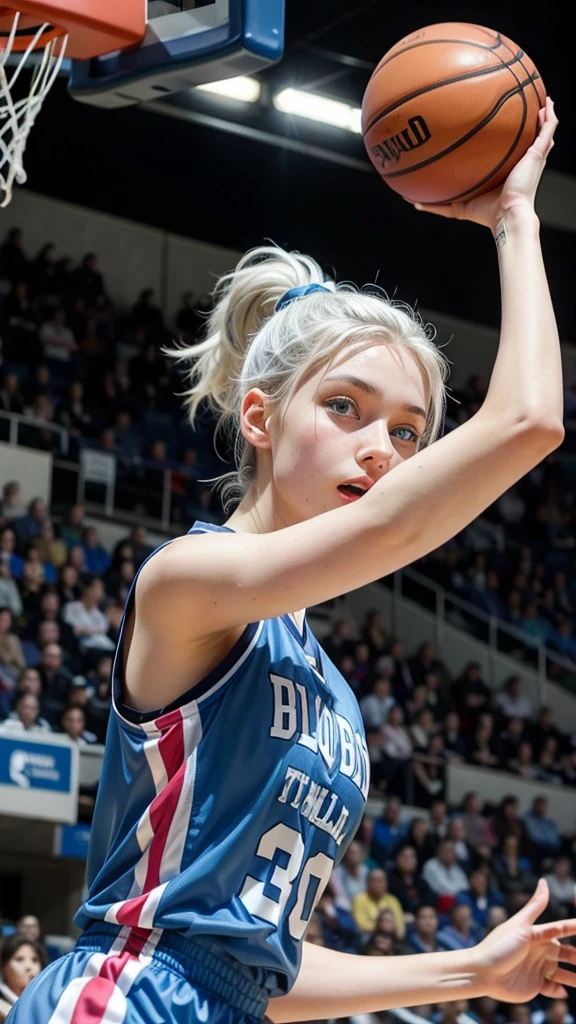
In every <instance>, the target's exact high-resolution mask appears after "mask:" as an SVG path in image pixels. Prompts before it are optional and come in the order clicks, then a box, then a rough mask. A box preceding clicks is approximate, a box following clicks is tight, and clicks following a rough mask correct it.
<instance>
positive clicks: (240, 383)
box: [169, 246, 448, 509]
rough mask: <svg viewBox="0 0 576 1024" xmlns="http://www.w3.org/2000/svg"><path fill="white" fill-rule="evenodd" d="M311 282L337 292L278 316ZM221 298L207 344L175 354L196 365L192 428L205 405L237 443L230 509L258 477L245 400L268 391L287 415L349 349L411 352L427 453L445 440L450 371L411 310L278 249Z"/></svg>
mask: <svg viewBox="0 0 576 1024" xmlns="http://www.w3.org/2000/svg"><path fill="white" fill-rule="evenodd" d="M312 283H315V284H323V285H324V286H325V287H326V288H329V289H330V291H324V290H320V291H317V292H315V293H314V294H311V295H308V296H306V298H305V299H303V300H301V301H296V302H292V303H290V304H289V305H287V306H286V307H285V308H283V309H281V310H279V311H278V312H277V313H275V312H274V309H275V306H276V303H277V302H278V300H279V299H280V298H281V297H282V296H283V295H284V294H285V292H287V291H288V290H289V289H291V288H295V287H298V286H302V285H307V284H312ZM213 295H214V308H213V311H212V313H211V314H210V316H209V317H208V319H207V324H206V328H205V331H204V339H203V340H202V341H200V342H199V343H197V344H194V345H190V346H180V347H178V348H176V349H173V350H171V351H170V352H169V354H170V355H171V356H172V357H174V358H176V359H177V360H178V361H182V362H188V363H191V366H190V369H189V371H188V379H189V381H190V384H191V386H190V388H189V390H188V391H186V392H185V399H186V405H187V407H188V412H189V416H190V420H191V422H192V423H193V422H194V418H195V416H196V413H197V410H198V407H199V405H200V404H201V403H202V402H206V403H207V404H208V406H209V408H210V409H211V410H212V411H213V412H214V413H215V414H216V416H217V421H218V426H217V432H218V431H225V432H227V433H229V434H231V435H232V437H233V440H234V452H235V461H236V465H237V467H238V469H237V471H235V472H233V473H226V474H224V475H223V476H221V477H219V478H218V488H219V490H220V497H221V500H222V503H223V506H224V508H225V509H227V506H229V505H230V504H232V503H233V502H234V501H236V500H238V499H241V498H242V497H243V496H244V495H245V494H246V492H247V490H248V489H249V487H250V484H251V482H252V480H253V479H254V474H255V469H256V451H255V449H254V448H253V447H252V445H250V444H249V443H248V442H246V440H245V439H244V437H243V436H242V434H241V431H240V409H241V405H242V401H243V399H244V396H245V395H246V394H247V392H248V391H250V389H251V388H253V387H260V388H261V389H262V390H263V391H264V392H265V393H266V394H267V395H268V396H269V399H270V403H271V405H272V406H273V407H274V408H275V409H276V410H281V409H283V408H284V407H285V405H286V404H287V402H288V401H289V400H290V398H291V397H292V395H293V394H294V392H295V391H296V390H297V388H298V387H299V386H300V385H301V384H303V383H304V381H305V380H306V379H308V378H309V377H311V376H313V375H314V374H315V373H317V372H318V371H319V370H320V369H321V368H322V366H325V365H328V363H330V362H331V361H332V360H333V359H334V358H336V356H337V355H338V354H339V352H340V351H341V350H342V349H343V348H350V349H352V348H354V347H358V345H364V346H365V345H367V344H374V343H375V342H383V343H388V344H397V345H401V346H404V347H407V348H408V349H409V350H410V352H411V353H412V355H413V356H414V358H415V360H416V362H417V363H418V365H419V368H420V371H421V373H422V374H423V377H424V380H425V383H426V387H427V391H428V395H429V402H428V419H427V423H426V428H425V431H424V434H423V436H422V438H421V440H420V447H423V446H424V445H425V444H429V443H430V442H431V441H432V440H434V438H435V437H436V436H437V435H438V433H439V431H440V428H441V425H442V420H443V415H444V405H445V387H444V382H445V380H446V377H447V373H448V363H447V360H446V359H445V357H444V356H443V355H442V353H441V352H440V351H439V350H438V349H437V348H436V346H435V345H434V344H433V342H432V340H431V338H430V336H429V333H428V329H427V328H426V327H425V325H424V324H423V323H422V322H421V320H420V319H419V318H418V317H417V316H416V315H415V314H414V313H413V312H412V310H411V309H410V308H409V307H407V306H405V305H404V304H402V303H397V302H391V301H389V300H388V299H387V298H385V297H383V295H382V294H381V293H380V294H378V293H377V292H376V291H375V290H373V291H371V292H367V291H363V292H359V291H358V290H357V289H356V288H355V287H354V286H353V285H350V284H340V285H338V286H336V285H334V284H333V283H332V282H331V281H328V280H327V279H326V278H325V277H324V274H323V272H322V269H321V268H320V266H319V265H318V264H317V263H316V262H315V261H314V260H313V259H311V258H310V257H309V256H303V255H301V254H300V253H288V252H285V251H284V250H283V249H280V248H277V247H273V246H261V247H259V248H257V249H253V250H251V251H250V252H248V253H246V255H245V256H243V257H242V259H241V260H240V262H239V263H238V265H237V267H236V269H235V270H234V271H232V272H231V273H229V274H226V275H224V277H222V278H220V280H219V281H218V283H217V285H216V288H215V289H214V293H213Z"/></svg>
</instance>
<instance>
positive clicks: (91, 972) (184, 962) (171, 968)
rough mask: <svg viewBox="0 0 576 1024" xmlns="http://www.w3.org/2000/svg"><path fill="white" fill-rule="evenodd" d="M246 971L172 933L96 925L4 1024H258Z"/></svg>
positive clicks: (254, 988)
mask: <svg viewBox="0 0 576 1024" xmlns="http://www.w3.org/2000/svg"><path fill="white" fill-rule="evenodd" d="M268 998H269V993H268V992H267V991H266V989H265V988H264V987H262V986H260V985H258V984H256V983H255V980H254V975H253V973H252V971H251V970H250V968H248V967H243V966H242V964H240V963H238V962H237V961H235V960H232V959H231V958H230V960H224V959H221V958H220V957H219V956H215V955H214V954H213V953H212V952H210V950H209V949H207V948H206V947H205V946H203V945H201V944H200V943H198V942H194V941H193V940H191V939H186V938H184V937H183V936H182V935H179V934H177V933H170V932H168V931H161V930H154V931H144V930H143V929H134V928H132V929H131V928H119V927H118V925H108V924H100V922H96V923H95V924H94V925H92V926H91V927H90V928H89V929H88V930H87V931H86V932H84V934H83V935H81V936H80V938H79V939H78V942H77V943H76V946H75V948H74V949H73V950H72V951H71V952H70V953H68V954H67V955H66V956H63V957H61V958H60V959H59V960H56V961H55V962H54V963H52V964H50V965H49V967H47V968H46V970H44V971H42V973H41V974H40V975H39V976H38V977H37V978H35V979H34V981H33V982H32V983H31V984H30V985H28V987H27V988H26V989H25V990H24V992H23V993H22V995H21V996H20V999H19V1000H18V1002H17V1003H16V1004H15V1006H14V1007H13V1009H12V1010H11V1012H10V1015H9V1017H8V1021H9V1024H261V1021H262V1019H263V1017H264V1014H265V1012H266V1006H267V1005H268Z"/></svg>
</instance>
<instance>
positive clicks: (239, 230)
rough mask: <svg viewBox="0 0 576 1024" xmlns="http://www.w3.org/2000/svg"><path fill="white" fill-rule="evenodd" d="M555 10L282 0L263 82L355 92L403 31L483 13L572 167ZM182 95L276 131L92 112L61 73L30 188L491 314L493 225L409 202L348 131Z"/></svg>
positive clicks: (561, 239)
mask: <svg viewBox="0 0 576 1024" xmlns="http://www.w3.org/2000/svg"><path fill="white" fill-rule="evenodd" d="M263 2H265V0H263ZM533 10H534V9H533ZM555 10H556V11H558V10H559V5H554V6H552V5H551V8H550V9H549V10H548V11H547V12H543V11H542V9H539V11H538V13H533V14H529V13H528V7H527V5H524V4H520V3H505V4H502V3H498V4H497V3H495V2H483V3H482V4H481V3H479V2H477V3H460V4H451V3H441V2H439V3H437V4H436V5H435V6H434V7H433V8H431V5H429V4H424V3H422V2H418V0H408V2H406V3H403V4H400V5H399V6H398V7H393V6H392V5H391V4H389V3H385V2H383V0H365V2H362V0H358V2H357V3H354V2H353V0H350V2H344V0H314V2H313V3H311V2H310V0H287V26H286V33H287V38H286V53H285V57H284V60H283V61H282V62H281V63H280V64H279V65H277V66H276V67H274V68H271V69H269V70H268V71H267V72H265V73H264V74H263V75H262V80H263V82H264V83H266V88H268V89H269V90H270V91H271V92H273V91H277V90H278V89H279V88H281V87H284V86H286V85H295V86H299V87H302V88H309V89H315V90H316V91H318V92H321V93H324V94H326V95H331V96H334V97H337V98H342V99H345V100H347V101H349V102H351V103H354V104H357V105H359V104H360V103H361V100H362V94H363V90H364V88H365V86H366V83H367V81H368V78H369V76H370V69H371V67H373V66H374V65H375V64H376V63H377V62H378V60H379V59H380V57H381V56H382V54H383V53H384V52H385V51H386V50H387V49H388V48H389V47H390V46H391V45H392V44H393V43H394V42H396V41H397V40H398V39H400V38H401V37H402V36H404V35H405V34H407V33H408V32H411V31H413V30H415V29H418V28H420V27H422V26H423V25H427V24H430V23H431V22H440V21H470V22H475V23H476V24H483V25H488V26H489V27H492V28H496V29H498V30H499V31H501V32H503V33H504V34H506V35H508V36H510V37H511V38H512V39H514V40H515V41H516V42H517V43H518V44H519V45H520V46H522V47H523V48H524V49H525V50H526V52H527V53H528V54H530V56H531V57H532V58H533V60H534V61H535V63H536V64H537V66H538V68H539V70H540V72H541V74H542V77H543V79H544V82H545V84H546V86H547V89H548V92H549V94H550V95H551V96H552V97H553V98H554V99H555V101H556V108H557V112H558V114H559V117H560V121H561V124H560V128H559V131H558V136H557V145H556V147H555V148H554V151H553V153H552V155H551V158H550V166H551V167H552V168H555V169H556V170H560V171H563V172H566V173H568V174H571V175H575V176H576V149H575V143H574V129H573V126H574V124H575V123H576V119H575V113H576V111H575V102H574V101H575V90H574V85H573V81H572V76H573V69H572V60H573V56H572V50H571V41H570V37H569V32H568V28H567V26H566V25H565V24H563V21H562V19H561V18H560V17H559V16H558V14H554V11H555ZM182 103H183V104H184V106H186V104H188V106H190V107H191V109H193V110H194V111H196V112H203V113H204V115H206V116H211V117H218V118H224V119H228V120H230V121H232V122H235V123H236V124H237V125H238V124H242V125H244V126H247V127H252V128H255V129H257V131H258V132H264V133H267V135H268V138H269V136H270V135H272V136H274V137H275V139H276V143H277V144H275V145H271V144H268V143H266V142H264V141H255V140H254V139H248V138H245V137H242V136H239V135H237V134H230V133H228V132H225V131H220V130H217V129H215V128H212V127H207V126H206V125H200V124H197V123H188V122H186V121H184V120H181V119H179V118H172V117H166V116H163V115H161V114H158V113H153V112H151V111H150V110H144V109H138V108H127V109H123V110H118V111H114V112H107V111H101V110H98V109H95V108H92V107H88V106H84V105H83V104H80V103H75V102H74V101H72V100H71V99H70V98H69V96H68V95H67V91H66V84H65V82H64V81H59V82H58V83H57V85H56V87H55V89H54V91H53V93H52V95H51V96H50V97H49V99H48V101H47V103H46V106H45V110H44V111H43V112H42V114H41V116H40V117H39V118H38V121H37V123H36V125H35V127H34V131H33V133H32V136H31V139H30V142H29V145H28V149H27V154H26V164H27V168H28V172H29V187H30V188H31V189H34V190H36V191H39V192H45V193H47V194H50V195H54V196H58V197H60V198H63V199H67V200H70V201H72V202H78V203H83V204H86V205H88V206H91V207H94V208H97V209H101V210H105V211H108V212H111V213H114V214H117V215H120V216H125V217H128V218H132V219H135V220H139V221H143V222H146V223H150V224H153V225H157V226H159V227H163V228H165V229H167V230H171V231H175V232H178V233H181V234H184V235H189V236H192V237H195V238H200V239H204V240H207V241H210V242H213V243H217V244H221V245H225V246H227V247H231V248H234V249H245V248H248V247H250V246H253V245H257V244H259V243H261V242H262V240H263V239H265V238H272V239H274V241H276V242H277V243H279V244H282V245H285V246H288V247H290V248H295V249H300V250H302V251H307V252H310V253H311V254H312V255H314V256H316V257H317V258H318V259H319V260H320V261H321V262H322V263H323V264H324V265H325V267H326V268H329V269H331V270H332V272H334V273H335V274H336V275H337V276H338V278H340V279H342V278H346V279H353V280H356V281H357V282H358V283H365V282H366V281H374V280H375V279H376V278H378V281H379V283H380V284H382V285H383V286H384V287H385V288H386V289H387V290H388V292H389V293H395V294H397V295H398V297H401V298H403V299H405V300H407V301H409V302H411V303H414V302H416V301H418V302H419V303H420V304H421V305H422V306H425V307H428V308H431V309H437V310H441V311H443V312H446V313H452V314H454V315H456V316H461V317H465V318H468V319H472V320H476V321H479V322H484V323H488V324H497V322H498V316H499V295H498V280H497V267H496V257H495V252H494V245H493V242H492V239H491V237H490V235H489V233H488V232H487V231H486V230H483V229H481V228H479V227H476V226H474V225H467V224H463V223H450V222H448V221H446V220H444V219H440V218H436V217H431V216H430V215H424V214H418V213H416V212H415V211H414V210H413V209H412V208H411V207H410V206H409V205H408V204H406V203H405V202H404V201H403V200H402V199H400V198H399V197H398V196H396V195H395V194H394V193H392V192H391V191H390V190H389V189H388V188H386V186H385V185H383V184H382V182H381V181H380V180H379V178H378V176H377V175H376V172H375V171H373V170H372V169H371V167H370V166H369V165H368V167H367V168H366V165H367V158H366V155H365V152H364V149H363V144H362V141H361V138H360V137H359V136H354V135H350V134H348V133H346V132H341V131H338V130H336V129H330V128H327V127H325V126H322V125H319V124H315V123H313V122H306V121H304V120H303V119H301V118H298V119H296V118H293V119H291V118H288V117H286V115H279V114H277V113H276V112H275V111H274V110H273V109H272V108H269V107H268V108H266V107H261V106H260V105H258V107H257V109H254V108H252V107H251V108H250V109H248V108H247V107H244V106H243V107H242V109H241V108H240V107H239V106H235V105H234V104H230V103H227V102H226V101H222V100H221V99H216V98H215V97H208V96H206V95H205V94H204V95H203V96H201V97H200V96H195V97H194V99H193V100H189V99H184V100H180V99H178V100H177V101H176V104H177V105H180V106H181V105H182ZM282 135H284V136H285V137H286V138H287V139H291V140H296V141H297V142H298V143H299V144H304V148H305V147H308V146H310V147H312V146H315V147H319V148H320V149H323V150H327V151H329V152H332V153H333V154H336V157H337V158H338V159H340V160H341V162H340V163H334V162H331V161H329V160H326V159H322V158H320V157H319V156H318V155H309V154H308V153H306V152H294V151H292V150H291V149H289V148H287V147H286V146H282V145H281V144H278V137H279V136H282ZM346 161H348V162H349V166H346V165H345V164H346ZM364 168H366V169H364ZM542 238H543V245H544V248H545V254H546V261H547V266H548V269H549V276H550V280H551V286H552V290H553V295H554V299H555V303H556V308H557V311H558V317H559V321H560V327H561V333H562V336H563V338H564V339H565V340H567V341H572V340H573V339H574V338H575V337H576V335H575V331H574V328H575V322H574V319H575V318H574V308H573V303H572V291H573V276H574V270H573V268H574V267H575V266H576V261H575V257H576V235H575V234H572V233H569V232H563V231H559V230H555V229H550V228H547V227H544V228H543V229H542ZM145 283H146V282H143V284H145Z"/></svg>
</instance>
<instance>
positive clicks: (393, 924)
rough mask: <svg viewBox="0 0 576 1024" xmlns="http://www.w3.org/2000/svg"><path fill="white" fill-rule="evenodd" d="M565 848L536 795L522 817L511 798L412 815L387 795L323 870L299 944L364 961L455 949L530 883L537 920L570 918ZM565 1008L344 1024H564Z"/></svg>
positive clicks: (432, 1012) (432, 1011) (416, 1014)
mask: <svg viewBox="0 0 576 1024" xmlns="http://www.w3.org/2000/svg"><path fill="white" fill-rule="evenodd" d="M571 839H572V837H560V836H559V835H558V830H557V829H556V826H555V824H554V822H553V821H551V820H550V818H549V817H548V815H547V809H546V801H545V800H544V799H543V798H537V799H536V800H535V801H534V805H533V807H532V808H531V810H530V812H529V813H527V814H525V815H523V816H522V815H520V814H519V810H518V800H517V799H516V797H514V796H507V797H505V798H504V799H503V800H502V801H501V803H500V804H499V805H498V806H495V807H491V808H489V807H487V806H485V805H483V801H482V799H481V798H480V796H479V794H478V793H470V794H468V796H467V797H466V799H465V801H464V803H463V806H462V807H461V808H458V809H454V810H452V811H449V809H448V808H447V805H446V803H445V801H444V800H442V799H441V798H439V797H435V798H434V800H433V801H432V804H431V806H430V808H429V813H428V815H427V816H424V815H422V814H420V813H418V812H417V811H415V809H414V808H412V809H408V808H406V807H403V805H402V802H401V800H400V799H399V798H398V797H396V796H390V797H389V798H388V799H387V800H386V802H385V806H384V810H383V812H382V815H381V817H379V818H377V819H376V820H374V819H373V818H368V817H366V818H365V819H364V820H363V822H362V825H361V828H360V830H359V833H358V835H357V837H356V839H355V840H354V841H353V842H352V843H351V845H350V846H349V848H348V850H347V851H346V853H345V854H344V858H343V860H342V862H341V863H340V865H339V866H338V867H337V868H336V869H335V870H334V871H333V873H332V877H331V879H330V881H329V883H328V887H327V889H326V891H325V892H324V894H323V896H322V898H321V899H320V901H319V903H318V906H317V908H316V910H315V912H314V914H313V917H312V920H311V924H310V927H309V929H308V932H307V939H308V941H312V942H316V943H318V944H320V945H324V946H327V947H329V948H332V949H336V950H340V951H342V952H350V953H356V954H362V955H365V956H387V957H393V956H397V955H402V954H406V955H411V954H414V953H425V952H434V951H442V950H458V949H467V948H470V947H472V946H474V945H476V944H477V943H478V942H479V941H481V940H482V939H483V938H484V936H485V935H487V934H488V933H489V932H490V931H492V929H494V928H495V927H497V925H499V924H500V923H502V922H503V921H505V920H506V919H507V918H508V917H509V916H511V915H512V914H514V913H515V912H516V911H517V910H519V909H520V908H521V907H522V906H523V905H524V903H525V902H526V900H527V899H528V898H529V896H530V895H531V894H532V892H533V890H534V888H535V885H536V882H537V879H538V877H539V876H544V877H545V878H546V880H547V882H548V886H549V890H550V903H549V906H548V908H547V910H546V911H545V913H544V914H543V915H542V917H541V919H540V920H541V921H545V920H555V919H558V918H563V917H571V916H572V915H573V907H574V887H575V884H576V880H575V877H574V869H573V859H572V856H571ZM390 966H391V968H392V965H390ZM392 969H393V968H392ZM569 998H570V1003H572V995H570V997H569ZM571 1010H572V1011H573V1010H574V1007H573V1006H569V1005H568V1001H565V1000H546V999H542V998H538V999H536V1000H534V1002H533V1003H532V1004H530V1005H526V1006H521V1007H518V1006H508V1005H506V1004H499V1003H497V1002H495V1001H494V1000H491V999H487V998H483V999H477V1000H474V1001H473V1002H470V1003H462V1004H458V1005H457V1006H454V1007H452V1008H450V1007H449V1006H448V1005H446V1004H440V1005H437V1006H427V1007H413V1008H411V1013H410V1014H409V1015H406V1014H405V1013H404V1011H401V1012H400V1013H399V1014H396V1013H394V1012H393V1013H383V1014H375V1015H368V1016H362V1017H359V1018H353V1019H352V1020H353V1024H372V1022H374V1021H376V1020H378V1021H380V1020H384V1021H386V1022H389V1024H391V1022H392V1021H393V1020H398V1019H399V1020H401V1021H405V1022H409V1024H424V1021H429V1022H433V1024H440V1022H443V1024H447V1022H448V1021H450V1022H452V1021H459V1022H460V1024H464V1021H465V1020H466V1021H468V1022H471V1021H476V1022H478V1021H480V1022H481V1024H505V1022H511V1024H517V1022H518V1024H520V1022H523V1024H524V1022H525V1024H541V1022H543V1021H545V1020H546V1021H547V1022H548V1024H552V1022H553V1021H558V1024H571V1022H572V1021H573V1017H572V1013H571Z"/></svg>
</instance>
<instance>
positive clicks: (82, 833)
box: [54, 824, 90, 860]
mask: <svg viewBox="0 0 576 1024" xmlns="http://www.w3.org/2000/svg"><path fill="white" fill-rule="evenodd" d="M89 842H90V825H85V824H79V825H57V826H56V842H55V847H54V853H55V854H56V856H57V857H78V858H80V859H81V860H86V857H87V855H88V843H89Z"/></svg>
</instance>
